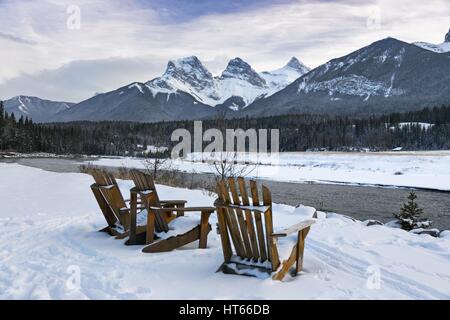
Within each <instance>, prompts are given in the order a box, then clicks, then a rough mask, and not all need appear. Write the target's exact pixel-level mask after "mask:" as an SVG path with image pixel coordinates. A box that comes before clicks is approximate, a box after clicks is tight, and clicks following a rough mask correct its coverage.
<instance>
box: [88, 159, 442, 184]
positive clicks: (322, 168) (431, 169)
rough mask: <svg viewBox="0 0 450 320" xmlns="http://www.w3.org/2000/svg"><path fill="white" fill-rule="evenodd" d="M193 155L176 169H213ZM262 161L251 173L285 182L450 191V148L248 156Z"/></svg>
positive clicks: (129, 162)
mask: <svg viewBox="0 0 450 320" xmlns="http://www.w3.org/2000/svg"><path fill="white" fill-rule="evenodd" d="M202 159H203V160H206V159H208V156H206V155H202V154H190V155H189V157H188V158H187V159H186V160H183V161H182V160H176V161H172V164H171V168H173V169H177V170H180V171H187V172H203V173H211V172H214V167H213V166H212V165H210V164H208V163H204V162H202V161H201V160H202ZM247 160H248V161H249V162H250V163H256V164H258V165H257V166H256V167H255V168H254V170H253V171H251V172H250V174H249V176H254V177H258V178H264V179H270V180H277V181H285V182H300V183H301V182H308V181H315V182H320V183H350V184H367V185H385V186H399V187H417V188H429V189H438V190H450V151H429V152H425V151H421V152H376V153H372V152H367V153H350V152H341V153H338V152H286V153H279V155H278V156H262V155H261V154H259V155H254V156H250V157H249V158H248V159H247ZM93 164H95V165H105V166H116V167H120V166H124V167H137V168H143V167H144V164H143V162H142V160H141V159H136V158H100V159H99V160H97V161H94V162H93Z"/></svg>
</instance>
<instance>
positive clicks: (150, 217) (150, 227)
mask: <svg viewBox="0 0 450 320" xmlns="http://www.w3.org/2000/svg"><path fill="white" fill-rule="evenodd" d="M154 237H155V214H154V212H153V211H149V212H148V214H147V239H146V241H145V243H146V244H151V243H152V242H153V240H154Z"/></svg>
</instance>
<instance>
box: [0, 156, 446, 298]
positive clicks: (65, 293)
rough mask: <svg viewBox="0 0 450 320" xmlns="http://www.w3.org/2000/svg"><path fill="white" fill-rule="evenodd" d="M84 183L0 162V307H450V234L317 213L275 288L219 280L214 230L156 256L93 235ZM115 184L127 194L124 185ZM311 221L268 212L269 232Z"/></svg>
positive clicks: (193, 197)
mask: <svg viewBox="0 0 450 320" xmlns="http://www.w3.org/2000/svg"><path fill="white" fill-rule="evenodd" d="M91 183H92V178H91V177H90V176H88V175H84V174H78V173H53V172H47V171H43V170H40V169H36V168H31V167H25V166H21V165H17V164H4V163H0V203H1V204H2V205H1V206H0V208H1V209H0V226H1V231H2V232H1V233H0V298H2V299H66V298H75V299H116V298H123V299H132V298H138V299H144V298H145V299H177V298H181V299H220V298H223V299H232V298H234V299H282V298H286V299H329V298H337V299H356V298H362V299H372V298H374V299H383V298H385V299H411V298H416V299H449V298H450V268H449V267H448V266H449V262H450V238H449V237H448V235H447V236H446V237H444V238H433V237H431V236H428V235H415V234H412V233H408V232H405V231H402V230H399V229H392V228H388V227H385V226H371V227H366V226H365V225H364V224H363V223H362V222H354V221H352V220H350V219H348V218H345V217H343V216H340V215H337V214H328V216H325V214H323V213H319V218H318V219H316V223H315V224H314V225H313V227H312V229H311V232H310V234H309V236H308V239H307V242H306V249H305V263H304V271H303V272H302V273H301V274H300V275H299V276H297V277H290V276H287V278H286V279H285V281H284V282H275V281H272V280H271V279H258V278H252V277H244V276H234V275H225V274H222V273H216V272H215V271H216V270H217V268H218V266H219V265H220V264H221V262H222V252H221V247H220V239H219V237H218V235H217V234H216V233H215V232H214V230H213V231H212V232H211V233H210V234H209V239H208V248H207V249H203V250H202V249H198V248H197V244H196V243H194V244H192V245H190V246H187V247H184V248H182V249H180V250H175V251H173V252H169V253H160V254H144V253H142V252H141V249H142V247H141V246H133V247H129V246H125V245H123V243H122V241H120V240H115V239H113V238H111V237H109V236H107V235H106V234H104V233H100V232H97V230H98V229H100V228H101V227H103V226H104V225H105V222H104V218H103V216H102V214H101V213H100V210H99V209H98V207H97V204H96V202H95V200H94V197H93V195H92V194H91V191H90V189H89V185H90V184H91ZM119 183H120V186H121V188H122V190H123V192H124V194H126V193H127V189H129V188H130V186H131V182H130V181H119ZM157 188H158V191H159V193H160V196H161V198H162V199H164V198H166V199H168V198H170V199H176V198H180V199H187V200H188V201H189V205H208V206H210V205H212V202H213V200H214V197H213V196H212V195H209V194H207V193H205V192H203V191H200V190H197V191H192V190H186V189H179V188H172V187H167V186H162V185H158V186H157ZM311 212H312V209H311V208H308V207H299V208H294V207H290V206H286V205H277V204H275V205H274V213H275V218H274V224H275V230H276V229H279V228H282V227H285V226H288V225H290V224H292V223H295V222H297V221H299V220H302V219H304V218H310V214H311ZM194 214H195V213H194ZM211 223H212V224H213V225H214V224H215V223H216V217H215V215H213V216H212V218H211ZM289 240H292V239H286V242H289ZM286 242H283V241H280V243H281V244H282V246H284V245H283V243H284V244H286ZM285 248H286V247H285ZM78 279H79V280H80V281H79V282H78ZM377 279H379V280H380V281H377ZM78 283H79V285H78Z"/></svg>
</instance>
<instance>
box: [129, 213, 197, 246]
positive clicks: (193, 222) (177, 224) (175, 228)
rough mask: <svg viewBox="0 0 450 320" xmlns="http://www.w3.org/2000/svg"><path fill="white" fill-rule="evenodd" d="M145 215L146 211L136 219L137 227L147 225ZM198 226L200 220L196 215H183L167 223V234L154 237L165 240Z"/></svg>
mask: <svg viewBox="0 0 450 320" xmlns="http://www.w3.org/2000/svg"><path fill="white" fill-rule="evenodd" d="M147 215H148V211H147V210H146V209H144V210H142V211H141V212H140V213H139V214H138V215H137V217H136V220H137V221H136V222H137V225H138V226H145V225H147ZM199 224H200V219H199V216H198V215H185V216H181V217H178V218H176V219H173V220H172V221H170V222H169V231H168V232H158V233H156V235H157V236H158V238H160V239H167V238H170V237H172V236H176V235H179V234H183V233H185V232H188V231H190V230H192V229H193V228H195V227H197V226H198V225H199Z"/></svg>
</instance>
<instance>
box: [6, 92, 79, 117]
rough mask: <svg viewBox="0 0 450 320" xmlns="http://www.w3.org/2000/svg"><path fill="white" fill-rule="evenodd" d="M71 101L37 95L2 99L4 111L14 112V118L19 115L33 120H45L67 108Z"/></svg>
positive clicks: (71, 104)
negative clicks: (48, 98)
mask: <svg viewBox="0 0 450 320" xmlns="http://www.w3.org/2000/svg"><path fill="white" fill-rule="evenodd" d="M73 105H74V104H73V103H70V102H60V101H51V100H44V99H40V98H38V97H29V96H16V97H13V98H11V99H9V100H6V101H4V107H5V111H6V112H8V113H11V112H14V116H15V117H16V119H18V118H20V117H21V116H23V117H24V118H25V117H28V118H31V119H33V121H34V122H45V121H47V120H48V119H49V118H51V117H52V116H54V115H55V114H57V113H59V112H61V111H64V110H68V109H69V108H70V107H71V106H73Z"/></svg>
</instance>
